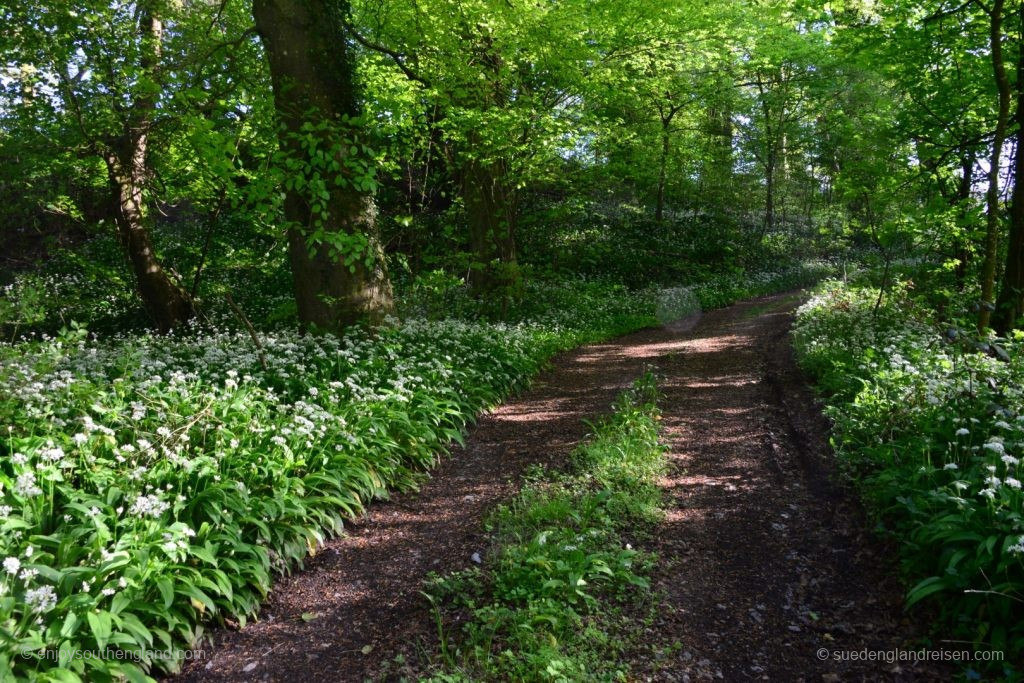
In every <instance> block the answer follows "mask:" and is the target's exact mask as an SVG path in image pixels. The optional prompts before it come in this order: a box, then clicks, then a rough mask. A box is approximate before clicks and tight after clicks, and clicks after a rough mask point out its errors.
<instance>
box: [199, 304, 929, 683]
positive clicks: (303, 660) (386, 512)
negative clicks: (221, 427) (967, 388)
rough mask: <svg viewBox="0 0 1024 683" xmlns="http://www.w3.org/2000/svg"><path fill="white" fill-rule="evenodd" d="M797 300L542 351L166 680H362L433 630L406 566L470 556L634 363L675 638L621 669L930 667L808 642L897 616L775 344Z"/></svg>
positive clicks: (855, 639)
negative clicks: (654, 422) (411, 472)
mask: <svg viewBox="0 0 1024 683" xmlns="http://www.w3.org/2000/svg"><path fill="white" fill-rule="evenodd" d="M796 303H797V298H796V297H794V296H792V295H790V296H776V297H769V298H765V299H759V300H754V301H750V302H744V303H742V304H737V305H736V306H732V307H730V308H727V309H722V310H718V311H713V312H710V313H707V314H705V315H704V316H703V317H702V318H700V319H699V320H697V319H692V320H688V321H683V322H680V323H677V324H675V325H672V326H669V327H667V328H662V329H652V330H645V331H642V332H638V333H636V334H633V335H629V336H626V337H622V338H619V339H616V340H614V341H613V342H610V343H606V344H599V345H594V346H589V347H585V348H582V349H578V350H576V351H574V352H571V353H568V354H563V355H562V356H559V357H557V358H556V359H554V361H553V364H552V369H551V370H550V371H548V372H545V373H544V374H542V375H541V376H540V377H538V378H537V381H536V382H535V383H534V385H533V387H532V388H531V389H530V390H529V391H527V392H525V393H524V394H523V395H521V396H519V397H518V398H516V399H513V400H511V401H509V402H508V403H506V404H504V405H502V406H501V407H499V408H497V409H496V410H495V411H494V412H493V413H491V414H489V415H487V416H485V417H483V418H482V419H481V420H480V422H479V423H478V425H477V426H476V427H475V428H473V429H472V431H471V432H470V435H469V437H468V439H467V442H466V446H465V447H464V448H455V449H453V455H452V457H451V458H448V459H446V460H445V461H444V462H443V463H442V464H441V465H440V466H439V467H438V468H437V469H436V470H435V471H434V473H433V476H432V477H431V479H430V480H428V481H427V482H426V483H425V484H424V485H423V487H422V489H421V490H420V491H419V492H418V493H414V494H406V495H400V496H395V497H394V498H393V499H392V500H391V501H389V502H385V503H381V504H375V505H373V506H372V509H371V511H370V513H369V514H368V515H367V517H366V518H364V519H362V520H360V522H359V523H358V524H355V525H353V526H352V527H350V529H349V532H348V534H347V535H345V536H344V537H342V538H338V539H335V540H333V541H331V542H329V543H328V544H327V546H326V547H325V548H324V549H322V550H321V551H320V552H319V553H318V554H317V555H316V556H315V557H314V558H311V559H310V560H309V562H308V563H307V566H306V569H305V570H304V571H301V572H298V573H296V574H295V575H293V576H291V577H288V578H285V579H282V580H280V581H278V582H277V583H276V585H275V587H274V590H273V592H272V594H271V596H270V598H269V600H268V602H267V603H266V605H265V607H264V608H263V610H262V612H261V614H260V620H259V621H258V622H255V623H251V624H249V625H247V626H246V628H244V629H243V630H241V631H220V632H218V633H216V634H215V636H214V643H213V645H212V646H208V647H207V648H206V654H207V657H206V658H205V659H204V660H201V661H199V662H197V663H196V664H195V665H194V666H192V667H191V668H190V669H188V670H186V672H185V673H184V674H183V675H182V676H180V677H179V680H183V681H303V682H305V683H314V682H319V681H363V680H366V679H374V678H378V677H380V675H381V672H382V671H383V670H384V669H382V666H385V665H387V663H388V662H391V661H393V658H394V656H395V655H396V654H401V655H402V656H403V657H404V658H405V660H406V661H407V662H408V663H409V665H411V664H412V663H413V662H415V661H416V659H417V656H418V654H422V652H423V651H424V650H426V651H430V650H431V649H432V648H433V646H434V643H435V641H436V637H435V634H434V626H433V617H432V615H431V613H430V612H429V610H428V609H427V605H426V601H425V600H424V599H423V598H422V596H421V595H420V594H419V592H418V591H419V590H420V587H421V585H422V581H423V579H424V578H425V577H426V576H427V575H428V574H429V573H430V572H434V571H436V572H450V571H455V570H459V569H463V568H465V567H467V566H468V565H470V563H471V562H472V561H473V559H472V558H473V555H474V553H478V552H481V553H482V551H483V550H484V544H485V542H486V541H485V536H484V534H483V529H482V525H481V520H482V519H483V517H484V516H485V515H486V513H487V511H488V510H490V509H491V508H492V507H493V506H494V505H495V504H497V503H498V502H500V501H502V500H504V499H507V498H508V497H509V496H510V495H512V494H513V493H514V492H515V490H516V486H517V484H516V482H517V480H518V477H519V475H520V473H521V472H522V471H523V468H524V467H525V466H527V465H528V464H531V463H538V462H539V463H546V464H555V465H558V464H560V463H561V462H564V458H565V457H566V456H567V455H568V454H569V453H570V452H571V451H572V449H573V448H575V447H576V446H577V445H578V444H579V443H580V441H581V440H582V439H583V438H585V436H586V431H587V427H586V425H585V424H584V423H583V420H584V419H593V418H594V417H595V416H598V415H600V414H602V413H607V412H608V411H609V410H610V407H611V403H612V401H613V400H614V398H615V396H616V395H617V394H618V393H619V392H620V391H621V390H622V389H623V388H625V387H626V386H628V384H629V383H630V382H631V381H632V380H633V379H635V378H636V377H637V376H638V375H639V374H640V372H641V371H642V370H643V367H644V365H645V364H652V365H655V366H656V367H657V368H658V370H659V374H660V375H663V376H664V379H663V381H662V390H663V392H664V394H665V397H664V400H663V401H662V403H661V409H662V413H663V416H664V425H665V428H666V432H665V438H666V440H667V443H668V444H669V446H670V448H671V452H670V457H671V459H672V469H671V473H670V475H669V476H668V477H667V478H666V480H665V481H664V482H663V485H664V487H665V489H666V491H667V493H668V500H669V501H670V504H669V507H670V510H669V514H668V515H667V517H666V519H665V521H664V524H663V525H662V528H660V529H658V532H657V533H656V534H654V535H653V538H654V539H656V540H654V541H651V542H650V543H649V549H651V550H654V551H656V552H657V553H658V554H659V555H660V556H661V558H662V562H661V564H660V565H659V570H658V574H657V576H656V577H655V588H656V589H657V590H659V591H661V592H662V594H663V596H664V604H663V606H662V609H661V610H660V611H659V614H660V619H659V623H656V624H654V625H653V626H652V633H651V635H650V638H651V639H652V640H651V642H665V643H673V642H676V643H678V644H679V646H678V648H677V649H676V650H675V652H674V654H673V655H671V657H670V658H669V659H666V660H664V661H648V660H644V661H638V662H636V666H635V668H636V670H637V671H638V672H639V673H640V674H641V675H643V677H644V678H648V679H650V680H666V681H676V680H678V681H685V680H704V679H708V680H710V679H720V680H727V681H733V680H748V679H759V678H770V679H772V680H781V681H787V682H788V681H798V680H809V681H810V680H817V681H838V680H862V679H864V680H878V679H879V678H881V679H886V680H891V679H894V678H895V679H900V678H914V676H915V675H916V676H917V677H918V679H919V680H933V679H934V677H935V676H936V675H938V674H940V673H941V672H937V671H934V670H933V671H928V672H926V673H923V672H922V671H921V670H917V671H916V672H915V671H914V670H912V669H911V668H908V667H907V666H906V665H901V666H896V665H889V664H884V663H882V664H880V663H878V662H871V663H867V664H863V663H856V664H854V663H850V662H846V661H837V660H835V659H832V658H831V656H830V657H829V658H827V659H825V661H822V659H821V658H820V657H819V656H818V650H819V649H820V648H827V649H828V650H829V651H830V652H831V651H854V650H862V649H865V648H867V649H871V650H892V649H893V648H896V647H900V646H902V645H903V644H905V643H907V642H909V639H910V638H912V637H913V636H914V633H913V632H912V630H911V629H910V627H909V626H908V624H907V623H906V622H905V620H904V619H903V618H902V616H901V611H900V610H901V594H900V591H899V588H898V586H896V585H895V584H894V583H893V581H892V580H891V578H887V577H888V576H889V575H890V574H891V571H892V569H891V566H890V563H889V562H888V561H887V560H885V556H884V549H880V548H879V546H878V544H877V543H876V542H875V541H874V540H873V539H871V538H869V537H867V536H865V534H864V533H863V531H862V529H863V528H864V526H865V522H864V520H863V519H862V518H861V517H860V516H859V513H858V511H857V508H856V507H855V506H854V505H852V504H850V503H849V502H848V501H849V500H851V498H850V495H849V494H848V493H847V492H845V491H842V490H839V489H837V488H835V487H834V486H833V485H832V484H830V483H829V477H828V475H829V464H828V448H827V441H826V437H825V434H826V429H827V425H826V424H825V422H824V420H823V418H821V416H820V414H819V413H818V412H817V409H816V408H815V403H814V400H813V397H812V396H810V394H809V393H808V391H807V389H806V387H805V385H804V383H803V381H802V379H801V377H800V376H799V373H798V372H797V370H796V368H795V365H794V364H793V360H792V354H791V351H790V349H789V344H788V338H787V332H788V329H789V324H790V322H791V318H792V316H791V311H792V309H793V308H794V307H795V305H796ZM304 615H305V618H303V617H304ZM311 617H312V618H311ZM387 670H388V671H390V672H394V671H395V666H394V665H393V664H391V665H387ZM407 671H408V673H414V670H412V669H408V670H407Z"/></svg>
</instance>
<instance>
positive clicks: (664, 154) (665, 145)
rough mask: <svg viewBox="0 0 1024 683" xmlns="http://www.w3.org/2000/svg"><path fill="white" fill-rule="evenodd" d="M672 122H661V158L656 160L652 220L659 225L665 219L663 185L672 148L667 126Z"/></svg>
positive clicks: (665, 180)
mask: <svg viewBox="0 0 1024 683" xmlns="http://www.w3.org/2000/svg"><path fill="white" fill-rule="evenodd" d="M671 123H672V120H671V119H668V120H665V119H662V121H661V157H660V158H659V159H658V203H657V205H656V206H655V208H654V220H656V221H658V222H659V223H661V221H662V220H663V219H664V218H665V183H666V182H667V180H668V178H667V176H668V156H669V152H670V151H671V149H672V147H671V145H672V140H671V135H670V134H669V125H671Z"/></svg>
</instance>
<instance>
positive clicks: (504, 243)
mask: <svg viewBox="0 0 1024 683" xmlns="http://www.w3.org/2000/svg"><path fill="white" fill-rule="evenodd" d="M505 176H506V170H505V165H504V164H503V163H502V162H501V161H481V160H479V159H467V160H465V161H463V163H462V169H461V181H462V198H463V201H464V202H465V204H466V207H465V208H466V219H467V221H468V222H469V241H470V249H471V250H472V252H473V255H474V259H475V263H474V267H472V268H471V269H470V273H469V282H470V286H471V287H472V288H473V291H474V292H475V293H476V294H477V295H478V296H488V295H491V294H494V293H502V294H503V295H508V294H509V293H510V291H509V290H511V289H512V288H514V287H515V286H516V285H517V284H518V282H519V274H518V268H517V263H516V242H515V233H516V213H517V211H516V208H517V207H516V200H515V194H514V192H513V191H512V190H510V188H509V187H508V182H507V179H506V177H505Z"/></svg>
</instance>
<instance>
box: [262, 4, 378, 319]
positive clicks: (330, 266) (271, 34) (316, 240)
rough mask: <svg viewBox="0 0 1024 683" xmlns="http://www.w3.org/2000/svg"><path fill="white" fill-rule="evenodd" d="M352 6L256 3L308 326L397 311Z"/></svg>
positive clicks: (299, 296) (292, 252)
mask: <svg viewBox="0 0 1024 683" xmlns="http://www.w3.org/2000/svg"><path fill="white" fill-rule="evenodd" d="M348 9H349V8H348V3H347V2H343V1H332V0H253V5H252V11H253V16H254V17H255V20H256V28H257V30H258V31H259V34H260V37H261V39H262V41H263V45H264V47H265V49H266V53H267V60H268V62H269V64H270V74H271V79H272V81H273V88H274V102H275V106H276V109H277V112H278V116H279V118H280V122H281V125H280V128H279V144H280V149H281V156H282V159H281V163H282V166H283V167H284V169H285V171H286V181H285V194H286V196H285V204H284V212H285V218H286V219H287V221H288V227H287V232H288V248H289V257H290V261H291V267H292V276H293V278H294V283H295V297H296V302H297V304H298V312H299V319H300V322H301V323H302V324H303V326H304V327H306V328H307V329H316V330H321V331H331V332H337V331H339V330H341V329H342V328H343V327H345V326H347V325H351V324H355V323H359V322H369V323H378V322H380V321H381V320H382V319H383V317H385V316H386V315H387V314H388V313H390V312H391V310H392V308H393V302H392V292H391V284H390V281H389V279H388V274H387V270H386V267H385V261H384V253H383V250H382V248H381V244H380V237H379V230H378V226H377V217H376V207H375V205H374V200H373V189H374V187H375V183H374V180H373V159H372V152H371V150H369V148H368V147H367V144H366V143H367V140H366V139H365V136H364V134H363V130H362V125H361V123H360V101H359V93H358V90H357V86H356V80H355V63H354V58H353V54H352V51H351V49H350V47H349V43H348V38H347V36H346V32H345V25H346V20H347V14H348Z"/></svg>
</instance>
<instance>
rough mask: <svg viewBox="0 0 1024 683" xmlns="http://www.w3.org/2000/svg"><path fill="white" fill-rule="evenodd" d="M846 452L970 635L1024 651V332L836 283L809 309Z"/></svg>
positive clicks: (921, 588)
mask: <svg viewBox="0 0 1024 683" xmlns="http://www.w3.org/2000/svg"><path fill="white" fill-rule="evenodd" d="M794 338H795V341H796V346H797V349H798V352H799V355H800V358H801V361H802V363H803V364H804V366H805V367H806V368H808V369H809V370H810V371H811V372H812V373H813V374H814V375H815V376H817V378H818V380H819V382H820V384H821V386H822V388H823V389H824V390H825V391H826V394H827V396H828V403H829V408H828V415H829V416H830V417H831V418H832V420H833V422H834V425H835V444H836V450H837V455H838V457H839V458H840V462H841V463H842V464H843V466H844V468H845V470H846V471H847V473H848V474H849V475H850V476H851V477H852V478H853V480H854V481H855V482H856V483H857V484H858V485H859V486H860V487H861V490H862V491H863V492H864V494H865V496H866V498H867V500H868V501H869V502H870V503H871V507H872V509H873V510H874V511H875V513H876V514H877V515H878V518H879V520H880V522H881V523H882V524H883V525H884V528H885V529H886V530H887V531H888V532H889V533H891V534H892V535H893V536H894V537H895V538H896V539H897V540H898V541H899V542H900V547H901V549H902V551H903V561H904V566H905V569H906V572H907V576H908V578H909V579H910V580H911V581H912V584H913V588H912V589H911V590H910V593H909V595H908V602H909V603H910V604H914V603H917V602H918V601H921V600H925V599H926V598H930V599H931V602H932V603H933V604H935V605H937V606H939V607H940V609H941V610H942V611H943V613H944V614H945V615H946V616H947V617H948V619H949V625H950V628H951V629H952V630H954V631H956V632H957V633H958V634H959V636H960V637H963V638H966V639H969V640H971V641H973V642H976V643H977V644H978V646H979V647H985V648H986V649H989V648H990V649H1005V650H1007V654H1008V659H1012V657H1013V656H1015V655H1014V653H1016V654H1020V653H1021V652H1024V622H1021V620H1020V618H1019V615H1020V606H1021V604H1022V602H1024V491H1022V490H1021V487H1022V484H1021V482H1022V481H1024V466H1022V465H1021V458H1022V457H1024V339H1022V336H1021V335H1019V334H1018V335H1017V336H1015V337H1013V338H1011V339H1000V340H996V339H993V338H977V337H976V333H969V332H965V331H964V330H960V329H957V328H955V327H951V326H948V325H944V326H940V325H938V324H937V323H936V321H935V316H934V314H933V313H932V312H931V311H929V310H928V309H927V308H925V307H923V306H922V305H920V304H919V303H917V302H916V301H915V300H914V298H913V297H912V296H910V295H909V293H908V291H907V290H906V289H905V288H903V287H896V288H895V289H894V291H892V292H889V293H888V294H887V295H886V296H885V297H883V298H882V300H881V303H879V292H878V290H876V289H873V288H869V287H854V286H844V285H843V284H842V283H838V282H833V283H828V284H827V285H826V286H824V287H823V288H822V289H821V290H820V291H819V293H818V294H816V295H815V296H814V297H812V298H811V299H810V300H809V301H808V302H807V303H806V304H804V305H803V306H802V307H801V309H800V310H799V312H798V319H797V323H796V326H795V330H794Z"/></svg>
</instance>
